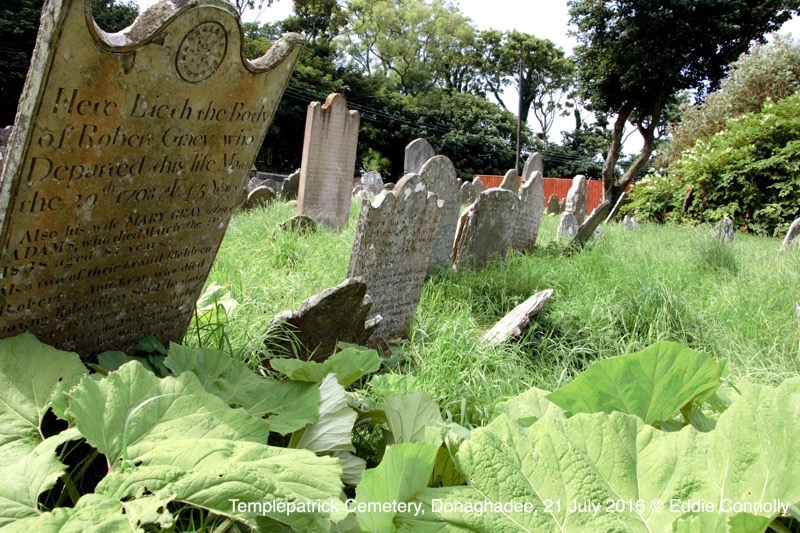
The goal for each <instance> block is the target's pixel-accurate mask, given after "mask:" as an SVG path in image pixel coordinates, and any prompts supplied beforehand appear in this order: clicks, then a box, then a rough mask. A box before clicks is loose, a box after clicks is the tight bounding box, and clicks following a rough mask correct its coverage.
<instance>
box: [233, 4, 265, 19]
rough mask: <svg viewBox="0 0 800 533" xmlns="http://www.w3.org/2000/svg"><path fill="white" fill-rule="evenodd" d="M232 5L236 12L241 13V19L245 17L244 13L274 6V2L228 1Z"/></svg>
mask: <svg viewBox="0 0 800 533" xmlns="http://www.w3.org/2000/svg"><path fill="white" fill-rule="evenodd" d="M228 1H229V2H230V3H231V5H233V7H234V8H235V9H236V12H237V13H239V18H241V17H242V15H244V12H245V11H247V10H248V9H261V8H262V7H264V6H265V5H266V7H269V6H271V5H272V2H273V1H274V0H228Z"/></svg>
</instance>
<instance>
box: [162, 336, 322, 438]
mask: <svg viewBox="0 0 800 533" xmlns="http://www.w3.org/2000/svg"><path fill="white" fill-rule="evenodd" d="M164 364H165V365H166V366H167V367H168V368H169V369H170V370H172V371H173V372H175V373H176V374H178V375H180V374H182V373H184V372H191V373H193V374H195V375H196V376H197V378H198V379H199V380H200V383H202V384H203V387H204V388H205V389H206V390H207V391H208V392H210V393H211V394H214V395H216V396H218V397H220V398H222V399H223V400H224V401H225V402H226V403H227V404H229V405H236V406H241V407H243V408H244V409H245V410H247V412H248V413H250V414H251V415H253V416H257V417H263V416H268V417H269V424H270V431H275V432H277V433H280V434H281V435H286V434H287V433H292V432H294V431H297V430H299V429H301V428H304V427H306V426H307V425H308V424H312V423H314V422H315V421H316V420H317V414H318V413H317V404H318V403H319V387H318V386H317V385H316V384H314V383H300V382H296V381H294V382H293V381H276V380H271V379H265V378H263V377H261V376H259V375H258V374H256V373H255V372H253V371H252V370H250V369H249V368H248V367H247V365H245V364H244V363H243V362H241V361H236V360H234V359H231V358H230V357H228V355H226V354H225V353H223V352H220V351H219V350H213V349H210V348H189V347H187V346H181V345H179V344H172V345H170V348H169V355H168V356H167V358H166V360H165V361H164Z"/></svg>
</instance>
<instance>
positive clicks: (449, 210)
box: [420, 155, 461, 271]
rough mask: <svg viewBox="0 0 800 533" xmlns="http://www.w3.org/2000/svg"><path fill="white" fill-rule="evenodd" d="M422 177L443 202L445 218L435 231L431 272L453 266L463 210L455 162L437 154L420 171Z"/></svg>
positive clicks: (430, 190) (429, 264)
mask: <svg viewBox="0 0 800 533" xmlns="http://www.w3.org/2000/svg"><path fill="white" fill-rule="evenodd" d="M420 177H422V181H423V182H424V183H425V187H426V188H427V189H428V192H432V193H433V194H435V195H436V197H437V198H438V199H439V200H441V201H442V202H444V205H443V206H442V216H441V218H440V219H439V226H438V228H437V229H436V240H435V242H434V244H433V250H432V251H431V259H430V261H429V262H428V270H429V271H430V270H431V269H433V268H435V267H437V266H443V267H447V266H448V265H449V264H450V256H451V255H452V253H453V239H455V236H456V226H458V213H459V211H460V210H461V202H460V201H459V200H460V198H459V196H460V194H459V193H460V191H459V190H458V185H457V183H456V180H457V178H456V168H455V167H454V166H453V163H452V162H451V161H450V160H449V159H448V158H447V157H446V156H443V155H437V156H434V157H432V158H430V159H428V161H427V162H425V164H424V165H422V170H421V171H420Z"/></svg>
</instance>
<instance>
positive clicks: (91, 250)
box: [0, 0, 302, 358]
mask: <svg viewBox="0 0 800 533" xmlns="http://www.w3.org/2000/svg"><path fill="white" fill-rule="evenodd" d="M90 12H91V8H90V1H89V0H51V1H49V2H46V3H45V6H44V11H43V13H42V19H41V20H42V26H41V28H40V31H39V36H38V41H37V44H36V49H35V50H34V57H33V60H32V62H31V65H32V68H31V72H30V73H29V74H28V78H27V81H26V84H25V90H24V92H23V95H22V99H21V101H20V104H19V113H18V114H17V117H18V122H17V123H16V125H15V126H14V129H15V133H14V135H13V137H12V140H11V144H10V146H9V151H8V158H7V161H6V168H5V171H4V173H3V181H2V185H0V220H2V267H3V271H4V275H3V277H2V280H0V291H1V293H2V294H3V295H4V297H3V302H2V312H0V337H9V336H12V335H16V334H18V333H21V332H23V331H28V332H31V333H33V334H35V335H37V336H38V337H39V338H40V339H41V340H42V341H43V342H46V343H48V344H51V345H54V346H56V347H58V348H60V349H64V350H73V351H77V352H78V353H80V354H81V355H82V356H85V357H87V358H89V357H91V356H93V355H95V354H97V353H99V352H102V351H104V350H109V349H122V350H127V349H131V348H132V347H133V346H134V345H135V344H136V342H137V341H138V340H139V339H140V338H141V337H142V336H143V335H146V334H149V335H153V336H155V337H156V338H157V339H158V340H159V341H161V342H162V343H164V344H166V343H168V342H171V341H181V340H182V339H183V336H184V334H185V332H186V329H187V326H188V324H189V321H190V320H191V317H192V313H193V311H194V308H195V304H196V301H197V298H198V296H199V295H200V292H201V291H202V289H203V285H204V283H205V281H206V277H207V276H208V272H209V269H210V268H211V264H212V262H213V260H214V256H215V255H216V252H217V249H218V248H219V245H220V242H221V241H222V237H223V235H224V233H225V229H226V227H227V225H228V221H229V219H230V216H231V214H232V213H233V211H234V208H235V206H236V202H237V199H238V198H239V196H240V195H241V193H242V190H243V189H244V188H245V183H246V181H247V179H248V176H249V173H250V169H251V168H252V166H253V163H254V161H255V158H256V154H257V152H258V149H259V147H260V146H261V143H262V141H263V139H264V135H265V133H266V130H267V127H268V126H269V123H270V121H271V120H272V116H273V114H274V112H275V108H276V107H277V105H278V102H279V101H280V98H281V95H282V94H283V91H284V89H285V87H286V84H287V83H288V80H289V76H290V75H291V73H292V70H293V68H294V64H295V62H296V60H297V56H298V54H299V53H300V50H301V47H302V39H301V38H300V37H299V36H298V35H287V36H285V37H283V38H282V39H281V40H280V41H279V42H278V43H276V44H275V46H273V48H272V49H271V50H270V51H269V52H268V53H267V54H266V55H265V56H264V57H262V58H260V59H257V60H255V61H252V62H250V61H246V60H244V59H243V55H242V51H241V50H242V42H241V35H242V30H241V28H240V25H239V22H238V21H239V17H238V15H237V13H236V10H235V9H234V8H232V7H231V5H230V4H229V3H228V2H224V1H222V0H202V1H197V2H177V3H172V2H162V3H159V4H156V5H155V6H153V7H151V8H150V9H148V10H147V11H145V12H144V13H142V14H141V15H140V16H139V17H138V18H137V19H136V21H135V22H134V25H133V27H131V28H128V29H126V30H123V31H122V32H120V33H117V34H112V35H109V34H107V33H105V32H103V31H101V30H99V29H98V28H97V27H96V26H95V25H94V23H93V21H92V19H91V17H90V16H87V15H88V14H89V13H90Z"/></svg>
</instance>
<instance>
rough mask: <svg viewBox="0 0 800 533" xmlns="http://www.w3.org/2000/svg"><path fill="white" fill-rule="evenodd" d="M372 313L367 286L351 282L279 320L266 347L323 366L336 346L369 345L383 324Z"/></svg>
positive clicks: (284, 314) (305, 302)
mask: <svg viewBox="0 0 800 533" xmlns="http://www.w3.org/2000/svg"><path fill="white" fill-rule="evenodd" d="M371 309H372V299H371V298H370V297H369V295H367V284H366V282H364V280H363V279H362V278H349V279H347V280H345V281H344V282H343V283H341V284H339V285H337V286H336V287H333V288H330V289H326V290H324V291H322V292H321V293H319V294H317V295H315V296H312V297H311V298H309V299H308V300H306V301H304V302H303V303H302V304H300V307H299V308H298V309H297V311H296V312H292V311H284V312H283V313H281V314H279V315H278V316H276V317H275V318H274V319H273V320H272V322H271V323H270V326H269V328H268V333H267V339H266V340H265V341H264V344H265V346H266V348H267V349H268V350H269V351H271V352H273V353H275V354H277V355H281V354H293V355H295V356H296V357H298V358H300V359H303V360H311V361H317V362H321V361H324V360H325V359H327V358H328V357H330V356H331V355H332V354H333V353H334V352H335V351H336V343H337V342H347V343H350V344H359V345H362V346H363V345H365V344H367V342H368V341H369V338H370V336H372V333H373V332H374V331H375V329H376V328H377V327H378V325H379V324H380V323H381V316H380V315H374V314H371V313H370V310H371ZM370 315H372V316H371V317H370ZM368 317H370V318H368Z"/></svg>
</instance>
